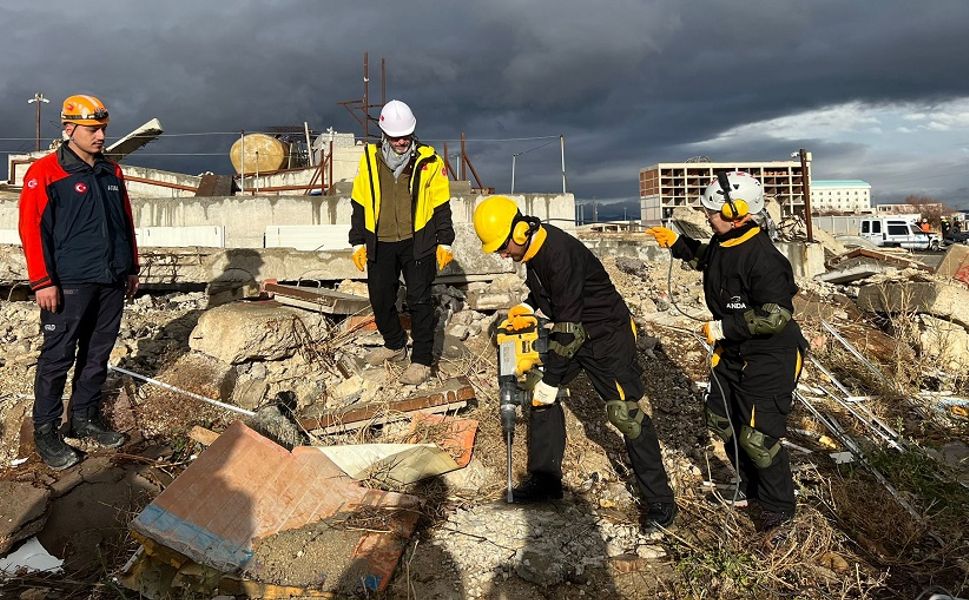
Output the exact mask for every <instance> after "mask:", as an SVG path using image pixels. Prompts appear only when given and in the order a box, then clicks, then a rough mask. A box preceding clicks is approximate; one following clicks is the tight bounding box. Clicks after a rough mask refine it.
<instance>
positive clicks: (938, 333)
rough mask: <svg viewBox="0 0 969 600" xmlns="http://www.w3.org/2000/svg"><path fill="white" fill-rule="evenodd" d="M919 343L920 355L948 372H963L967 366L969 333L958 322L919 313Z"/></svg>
mask: <svg viewBox="0 0 969 600" xmlns="http://www.w3.org/2000/svg"><path fill="white" fill-rule="evenodd" d="M918 318H919V321H920V322H921V325H922V327H921V332H920V333H919V344H920V346H921V348H920V349H921V351H922V355H923V356H926V357H929V358H931V359H932V360H933V361H936V364H938V365H939V366H940V367H942V368H943V369H946V370H948V371H950V372H953V373H955V372H963V371H964V370H965V369H966V367H967V366H969V333H967V332H966V328H965V327H963V326H962V325H959V324H958V323H953V322H951V321H946V320H943V319H938V318H936V317H933V316H931V315H919V317H918Z"/></svg>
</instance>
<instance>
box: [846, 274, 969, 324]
mask: <svg viewBox="0 0 969 600" xmlns="http://www.w3.org/2000/svg"><path fill="white" fill-rule="evenodd" d="M858 306H859V307H861V308H862V309H863V310H866V311H869V312H874V313H882V314H886V313H887V314H898V313H907V314H913V313H921V314H928V315H932V316H934V317H937V318H940V319H944V320H946V321H954V322H956V323H958V324H960V325H962V326H963V327H969V290H967V289H966V288H964V287H963V286H961V285H952V284H948V283H942V282H935V281H927V282H917V281H908V282H886V283H880V284H872V285H867V286H865V287H863V288H861V289H860V290H859V292H858Z"/></svg>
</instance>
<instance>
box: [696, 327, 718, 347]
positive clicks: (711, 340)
mask: <svg viewBox="0 0 969 600" xmlns="http://www.w3.org/2000/svg"><path fill="white" fill-rule="evenodd" d="M700 332H701V333H702V334H703V335H705V336H706V338H707V343H708V344H710V345H711V346H712V345H714V344H715V343H716V342H717V340H722V339H723V321H707V322H706V323H704V324H703V327H701V328H700Z"/></svg>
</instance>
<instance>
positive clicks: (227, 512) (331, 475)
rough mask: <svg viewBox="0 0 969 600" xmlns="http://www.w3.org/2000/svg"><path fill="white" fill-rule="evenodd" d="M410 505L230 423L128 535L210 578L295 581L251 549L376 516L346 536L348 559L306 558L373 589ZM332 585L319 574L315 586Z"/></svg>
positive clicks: (301, 450)
mask: <svg viewBox="0 0 969 600" xmlns="http://www.w3.org/2000/svg"><path fill="white" fill-rule="evenodd" d="M417 507H418V499H417V498H415V497H413V496H408V495H404V494H396V493H393V492H383V491H379V490H372V489H367V488H364V487H361V486H359V485H356V484H354V483H353V482H352V481H351V480H350V479H349V478H348V477H347V476H346V475H345V474H343V473H342V472H341V471H340V469H339V468H338V467H337V466H336V465H335V464H333V463H332V462H331V461H330V460H328V459H327V458H326V457H325V456H324V455H323V453H321V452H320V451H319V450H317V449H316V448H313V447H309V446H304V447H297V448H296V449H294V450H293V451H292V452H291V453H290V452H288V451H286V449H285V448H283V447H282V446H279V445H277V444H275V443H273V442H272V441H270V440H268V439H266V438H264V437H262V436H260V435H259V434H257V433H256V432H255V431H253V430H251V429H249V428H248V427H246V426H245V425H243V424H242V422H240V421H236V422H235V423H233V424H232V425H231V426H229V428H227V429H226V431H225V432H224V433H223V434H222V435H221V436H219V438H218V439H217V440H216V441H215V442H214V443H213V444H212V445H211V446H209V447H208V448H206V449H205V450H204V451H203V452H202V453H201V454H200V455H199V457H198V458H197V459H196V460H195V462H193V463H192V464H191V465H189V467H188V468H187V469H186V470H185V471H184V472H183V473H182V474H181V475H180V476H179V477H178V478H176V479H175V481H173V482H172V483H171V485H169V486H168V487H167V488H166V489H165V491H163V492H162V493H161V494H159V496H158V497H157V498H155V500H154V501H153V502H152V503H151V504H150V505H148V506H147V507H146V508H145V509H144V510H143V511H141V513H140V514H138V516H137V517H135V519H134V520H133V521H132V523H131V529H132V532H133V533H134V534H135V536H136V537H138V538H139V539H142V540H146V541H148V542H150V543H151V542H153V543H154V544H160V545H161V546H164V547H165V548H169V549H171V550H174V551H175V552H177V553H180V554H182V555H184V556H185V557H188V558H189V559H191V560H192V561H194V562H196V563H198V564H199V565H205V566H208V567H210V568H212V569H215V570H217V571H218V572H221V573H228V574H235V575H239V574H243V573H244V574H245V576H246V578H247V579H255V580H257V581H270V582H271V583H279V584H285V585H298V584H297V583H293V582H291V581H279V579H280V574H279V573H277V572H275V571H273V570H272V569H271V568H270V567H271V565H272V564H273V563H272V561H271V560H270V559H269V558H268V557H269V555H267V554H266V553H265V552H262V551H261V552H258V553H257V552H256V548H255V544H257V543H263V544H264V543H265V542H266V540H268V539H270V538H273V537H274V536H278V535H280V534H286V533H287V532H290V533H292V532H294V531H295V530H299V529H302V528H307V527H312V526H314V525H315V524H318V523H322V522H324V521H325V520H326V519H333V518H338V517H339V516H341V515H343V518H352V515H353V514H355V513H356V514H359V513H368V514H370V513H379V514H380V515H381V517H382V518H383V519H384V520H385V521H384V522H385V524H387V525H388V526H387V527H386V528H385V527H374V528H367V529H365V528H362V527H357V528H348V529H346V530H345V531H346V532H349V533H351V534H352V535H353V537H354V540H355V541H354V543H353V544H350V545H348V546H346V547H344V548H343V549H345V550H347V553H346V554H344V553H343V552H342V551H336V552H334V553H332V554H331V555H329V556H327V559H326V561H320V556H319V555H313V556H311V557H309V558H308V559H307V560H312V561H315V563H316V567H317V573H322V572H327V573H329V572H330V571H332V567H333V565H334V564H336V563H339V564H341V565H344V568H345V569H350V568H351V567H352V568H353V569H355V570H359V571H360V572H362V573H364V575H365V576H364V577H363V582H364V587H365V589H366V590H368V591H379V590H382V589H383V588H384V587H386V585H387V582H388V581H389V579H390V575H391V574H392V573H393V570H394V568H395V567H396V563H397V560H398V559H399V558H400V555H401V553H402V551H403V543H404V541H405V540H406V538H407V537H408V536H409V535H410V534H411V533H412V532H413V529H414V526H415V525H416V522H417V517H418V515H417V513H416V512H415V511H416V509H417ZM146 547H147V546H146ZM323 563H326V564H325V565H324V564H323ZM273 579H275V580H276V581H271V580H273ZM339 579H340V578H337V581H332V580H331V579H330V578H327V580H326V581H322V582H320V583H319V586H318V587H321V586H323V585H326V586H334V585H337V584H339ZM329 589H334V588H333V587H330V588H329Z"/></svg>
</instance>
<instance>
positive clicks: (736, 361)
mask: <svg viewBox="0 0 969 600" xmlns="http://www.w3.org/2000/svg"><path fill="white" fill-rule="evenodd" d="M802 356H803V353H802V350H801V349H799V348H797V347H792V348H776V349H772V350H769V351H760V352H756V353H747V354H744V356H743V357H741V356H739V355H737V354H734V353H731V352H723V351H722V350H721V349H719V348H718V349H717V350H716V351H715V353H714V356H713V363H714V364H713V377H711V378H710V386H709V392H708V393H707V398H706V403H707V409H708V410H710V411H712V412H714V413H716V414H717V415H720V416H721V417H727V416H728V409H729V418H730V423H731V427H732V428H733V432H732V436H731V438H730V439H729V440H728V441H727V442H726V444H725V447H724V450H725V451H726V453H727V456H729V457H730V462H731V464H733V465H734V468H735V469H737V470H738V471H739V473H740V482H741V489H742V490H743V491H744V493H745V494H746V495H747V497H748V498H752V499H755V500H757V501H759V502H760V504H761V506H762V507H763V508H764V509H765V510H769V511H772V512H783V513H789V514H793V513H794V478H793V476H792V475H791V457H790V454H789V453H788V451H787V448H785V447H784V446H781V447H780V449H779V450H778V452H777V454H776V455H775V456H774V458H773V460H772V461H771V463H770V465H768V466H767V467H765V468H759V467H757V465H755V464H754V462H753V460H752V459H751V458H750V456H749V455H748V454H747V452H745V451H744V449H743V448H742V447H741V446H740V445H739V438H738V434H739V432H740V431H741V428H742V427H743V426H745V425H746V426H748V427H750V428H752V429H754V430H756V431H759V432H761V433H763V434H764V435H765V436H767V437H766V439H765V442H764V444H765V446H767V447H768V448H770V447H772V446H773V445H774V444H775V443H777V444H779V443H780V440H781V438H783V437H784V436H785V435H786V433H787V415H788V414H790V412H791V403H792V401H793V392H794V388H795V387H796V386H797V380H798V377H800V374H801V357H802ZM735 441H736V442H737V445H735ZM738 461H739V462H738Z"/></svg>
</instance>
